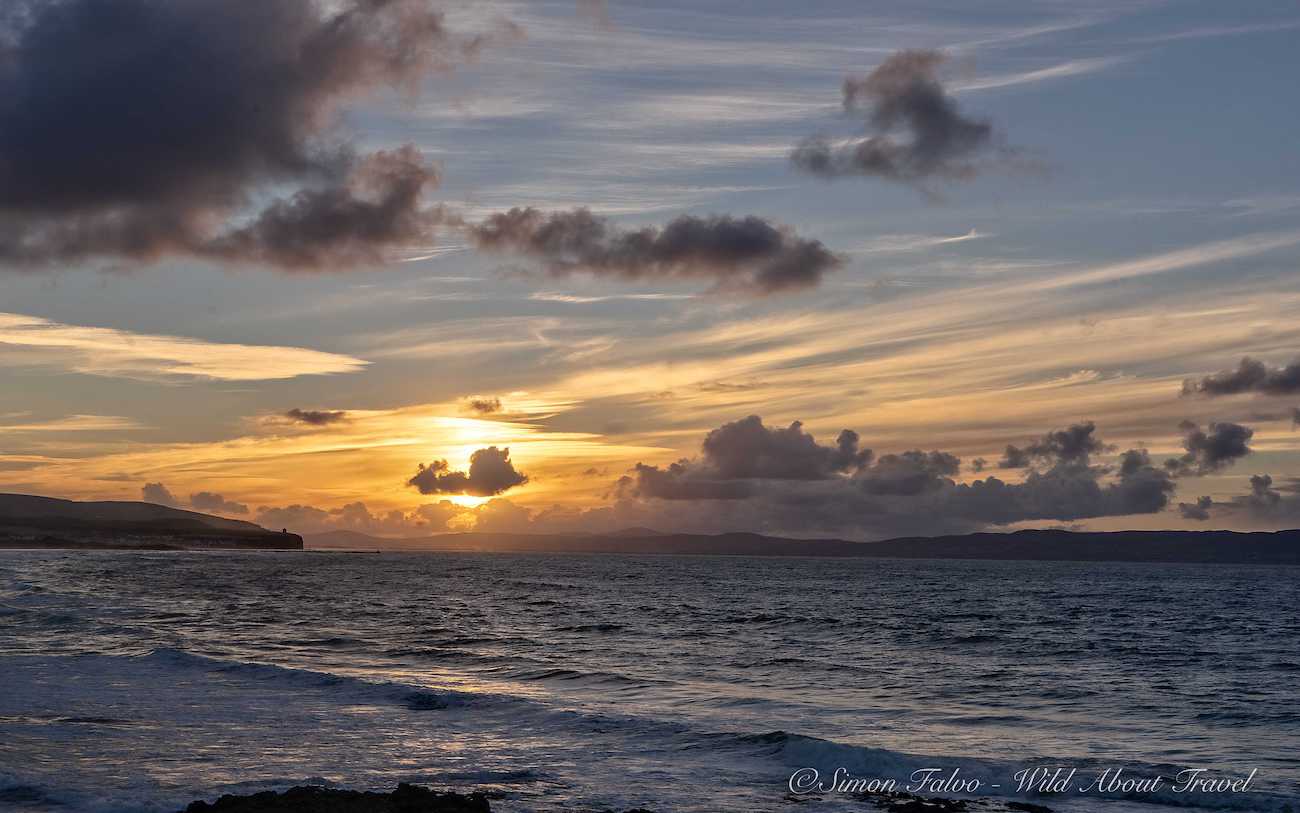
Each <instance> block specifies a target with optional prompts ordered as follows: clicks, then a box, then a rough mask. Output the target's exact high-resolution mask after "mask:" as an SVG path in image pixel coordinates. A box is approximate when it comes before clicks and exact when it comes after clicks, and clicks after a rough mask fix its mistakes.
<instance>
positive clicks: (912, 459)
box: [858, 449, 961, 496]
mask: <svg viewBox="0 0 1300 813" xmlns="http://www.w3.org/2000/svg"><path fill="white" fill-rule="evenodd" d="M960 469H961V459H960V458H958V457H956V456H954V455H951V454H948V453H947V452H922V451H920V450H919V449H917V450H913V451H910V452H903V453H902V454H887V455H884V456H882V457H881V458H880V459H879V460H877V461H876V464H875V465H874V466H870V467H868V468H864V469H863V470H862V471H861V473H860V475H859V477H858V481H859V483H860V484H861V486H862V490H863V491H865V492H867V493H868V494H897V495H902V496H911V495H916V494H923V493H925V492H927V491H933V490H936V489H939V488H942V487H943V484H944V483H945V482H946V480H947V478H949V477H953V476H955V475H956V474H957V472H958V471H959V470H960Z"/></svg>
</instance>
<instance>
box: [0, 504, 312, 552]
mask: <svg viewBox="0 0 1300 813" xmlns="http://www.w3.org/2000/svg"><path fill="white" fill-rule="evenodd" d="M32 547H36V548H158V549H169V548H272V549H289V550H300V549H301V548H302V537H300V536H298V535H297V534H289V533H278V532H272V531H268V530H266V529H265V528H262V527H261V526H259V525H255V524H253V523H251V522H244V521H241V520H235V519H226V518H224V517H215V516H212V515H211V514H202V513H199V512H197V511H184V510H181V509H179V508H169V507H167V506H165V505H154V504H153V503H147V502H76V501H73V500H60V499H55V498H53V497H38V496H34V495H31V494H0V548H32Z"/></svg>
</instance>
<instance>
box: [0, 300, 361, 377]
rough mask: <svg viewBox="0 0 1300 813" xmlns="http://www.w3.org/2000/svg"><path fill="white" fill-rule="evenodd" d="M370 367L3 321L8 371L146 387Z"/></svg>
mask: <svg viewBox="0 0 1300 813" xmlns="http://www.w3.org/2000/svg"><path fill="white" fill-rule="evenodd" d="M367 363H368V362H366V361H363V360H361V359H358V358H353V357H351V356H344V355H339V354H336V353H325V352H322V351H319V350H309V349H306V348H302V347H275V346H264V345H248V344H232V343H222V342H209V341H203V340H202V339H192V338H187V337H183V336H161V335H153V334H148V333H132V332H130V331H126V330H117V329H115V328H104V327H85V326H81V325H67V324H63V323H60V322H54V321H50V320H48V319H42V318H40V317H36V316H24V315H23V314H18V313H0V365H6V366H48V367H57V368H62V369H64V370H68V371H70V372H76V373H86V374H89V375H98V376H109V377H117V378H136V379H146V380H172V379H212V380H218V381H269V380H275V379H284V378H296V377H297V376H302V375H330V374H334V373H350V372H354V371H356V370H360V369H362V368H363V367H365V366H366V364H367Z"/></svg>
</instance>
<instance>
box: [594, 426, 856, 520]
mask: <svg viewBox="0 0 1300 813" xmlns="http://www.w3.org/2000/svg"><path fill="white" fill-rule="evenodd" d="M858 443H859V438H858V434H857V433H856V432H854V431H852V430H850V429H845V430H844V431H842V432H840V434H839V436H838V437H837V438H836V441H835V445H834V446H823V445H821V444H819V443H818V442H817V441H816V439H814V438H813V436H812V435H810V434H808V433H807V432H805V431H804V430H803V424H802V423H801V422H799V421H794V422H793V423H791V424H790V425H789V426H787V427H786V428H784V429H780V428H769V427H767V426H765V425H764V424H763V419H762V418H760V417H759V416H757V415H750V416H749V417H747V418H743V419H742V420H739V421H733V422H731V423H727V424H723V425H722V426H720V427H718V428H717V429H714V430H712V431H710V432H709V433H708V434H707V435H706V436H705V437H704V442H703V443H702V444H701V447H700V448H701V452H702V456H701V458H700V459H699V460H696V461H689V460H680V461H678V462H676V463H673V464H671V465H669V466H668V467H667V468H665V469H661V468H659V467H658V466H647V465H645V464H642V463H638V464H637V465H636V468H635V469H634V471H633V473H634V475H635V476H634V477H631V478H623V479H622V480H621V481H620V486H619V488H620V493H623V494H625V495H630V496H643V497H652V498H656V499H662V500H735V499H745V498H747V497H749V496H752V495H753V493H754V487H753V484H752V483H750V482H748V481H751V480H760V479H761V480H826V479H830V478H832V477H836V476H840V475H844V474H848V473H851V472H855V471H860V470H861V469H862V468H863V467H864V466H866V465H868V464H869V463H870V461H871V458H872V453H871V450H870V449H860V448H859V447H858Z"/></svg>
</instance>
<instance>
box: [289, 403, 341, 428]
mask: <svg viewBox="0 0 1300 813" xmlns="http://www.w3.org/2000/svg"><path fill="white" fill-rule="evenodd" d="M284 417H286V418H288V419H289V420H291V421H297V422H298V423H305V424H307V425H309V426H329V425H330V424H335V423H340V422H342V421H346V420H347V419H348V413H346V412H343V411H341V410H339V411H335V412H330V411H327V410H320V409H298V408H297V407H294V408H293V409H291V410H289V411H288V412H286V413H284Z"/></svg>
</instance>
